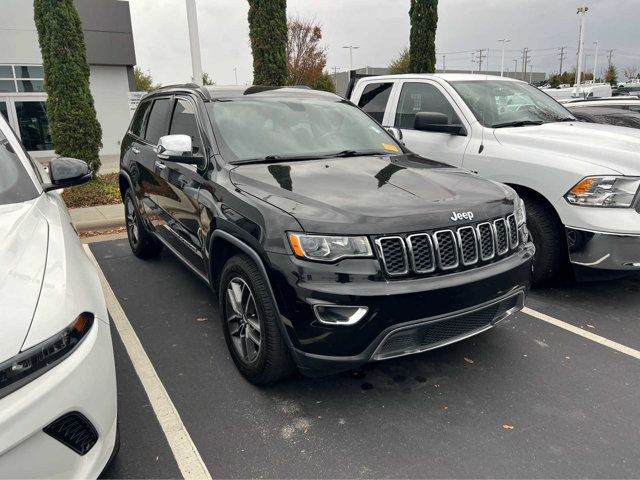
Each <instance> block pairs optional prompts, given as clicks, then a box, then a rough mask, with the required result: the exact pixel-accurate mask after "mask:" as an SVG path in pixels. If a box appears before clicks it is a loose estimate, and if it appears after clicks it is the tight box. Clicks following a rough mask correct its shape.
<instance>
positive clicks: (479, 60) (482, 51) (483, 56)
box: [478, 48, 486, 73]
mask: <svg viewBox="0 0 640 480" xmlns="http://www.w3.org/2000/svg"><path fill="white" fill-rule="evenodd" d="M485 51H486V49H485V48H481V49H480V50H478V53H479V56H478V57H479V58H478V73H480V72H481V71H482V61H483V60H484V59H485V55H484V52H485Z"/></svg>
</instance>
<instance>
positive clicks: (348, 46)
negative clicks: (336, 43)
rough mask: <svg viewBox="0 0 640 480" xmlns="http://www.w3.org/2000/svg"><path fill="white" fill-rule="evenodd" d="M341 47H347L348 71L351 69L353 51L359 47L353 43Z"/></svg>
mask: <svg viewBox="0 0 640 480" xmlns="http://www.w3.org/2000/svg"><path fill="white" fill-rule="evenodd" d="M342 48H348V49H349V71H351V70H353V51H354V50H358V49H359V48H360V47H356V46H354V45H346V46H344V47H342Z"/></svg>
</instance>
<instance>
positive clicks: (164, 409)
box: [83, 245, 211, 480]
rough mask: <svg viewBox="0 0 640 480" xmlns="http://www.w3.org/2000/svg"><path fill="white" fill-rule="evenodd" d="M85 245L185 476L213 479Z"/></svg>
mask: <svg viewBox="0 0 640 480" xmlns="http://www.w3.org/2000/svg"><path fill="white" fill-rule="evenodd" d="M83 246H84V249H85V251H86V252H87V256H88V257H89V259H90V260H91V261H92V262H93V263H94V265H95V266H96V269H97V270H98V275H99V277H100V283H101V284H102V290H103V291H104V296H105V299H106V301H107V308H108V309H109V314H110V315H111V318H112V319H113V323H114V325H115V326H116V329H117V330H118V334H119V335H120V338H121V339H122V343H124V347H125V349H126V350H127V354H128V355H129V358H130V359H131V363H133V368H134V369H135V371H136V374H137V375H138V378H140V382H142V386H143V387H144V390H145V392H146V393H147V396H148V397H149V401H150V402H151V406H152V407H153V411H154V412H155V414H156V417H157V419H158V422H159V423H160V426H161V427H162V431H163V432H164V435H165V437H167V442H168V443H169V446H170V447H171V451H172V452H173V456H174V457H175V459H176V463H177V464H178V468H180V472H181V473H182V476H183V477H184V478H185V479H198V480H200V479H202V480H209V479H211V474H210V473H209V470H208V469H207V466H206V465H205V464H204V461H203V460H202V457H201V456H200V452H198V449H197V448H196V446H195V445H194V443H193V440H191V436H190V435H189V432H188V431H187V429H186V428H185V426H184V424H183V423H182V419H181V418H180V414H179V413H178V410H177V409H176V407H175V405H174V404H173V402H172V401H171V398H170V397H169V394H168V393H167V390H166V389H165V388H164V385H163V384H162V382H161V381H160V377H158V374H157V373H156V370H155V368H153V364H152V363H151V360H150V359H149V357H148V356H147V353H146V352H145V350H144V347H143V346H142V343H140V339H139V338H138V335H136V332H135V330H134V329H133V327H132V326H131V322H129V319H128V318H127V316H126V315H125V313H124V310H123V309H122V306H121V305H120V302H118V299H117V298H116V296H115V294H114V293H113V290H112V289H111V286H110V285H109V282H107V279H106V277H105V276H104V273H103V272H102V270H101V268H100V266H99V265H98V262H97V260H96V258H95V257H94V256H93V253H92V252H91V250H90V249H89V245H83Z"/></svg>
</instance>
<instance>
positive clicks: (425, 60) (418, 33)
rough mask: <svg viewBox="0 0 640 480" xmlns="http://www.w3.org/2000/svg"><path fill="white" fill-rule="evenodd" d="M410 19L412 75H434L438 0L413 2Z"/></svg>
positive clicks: (417, 0)
mask: <svg viewBox="0 0 640 480" xmlns="http://www.w3.org/2000/svg"><path fill="white" fill-rule="evenodd" d="M409 17H410V20H411V36H410V39H409V44H410V46H409V52H410V54H409V57H410V62H411V73H433V72H435V71H436V29H437V28H438V0H411V8H410V10H409Z"/></svg>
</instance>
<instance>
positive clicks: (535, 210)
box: [521, 193, 568, 286]
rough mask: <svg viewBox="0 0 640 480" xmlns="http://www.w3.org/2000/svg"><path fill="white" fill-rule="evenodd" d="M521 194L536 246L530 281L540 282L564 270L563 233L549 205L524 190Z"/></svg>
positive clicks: (555, 277)
mask: <svg viewBox="0 0 640 480" xmlns="http://www.w3.org/2000/svg"><path fill="white" fill-rule="evenodd" d="M521 197H522V199H523V200H524V204H525V207H526V209H527V227H528V229H529V233H530V234H531V240H532V241H533V244H534V245H535V247H536V254H535V257H534V260H533V275H532V279H531V283H532V285H533V286H541V285H544V284H545V283H548V282H550V281H551V280H554V279H558V278H559V277H560V276H561V275H562V274H563V273H564V270H565V268H566V265H567V262H568V258H567V241H566V234H565V231H564V227H563V226H562V224H561V223H560V222H559V220H558V217H557V214H556V212H555V210H553V208H552V207H551V206H550V205H548V204H547V203H545V202H544V201H541V200H540V199H537V198H535V197H534V196H533V195H527V194H526V193H525V194H521Z"/></svg>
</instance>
